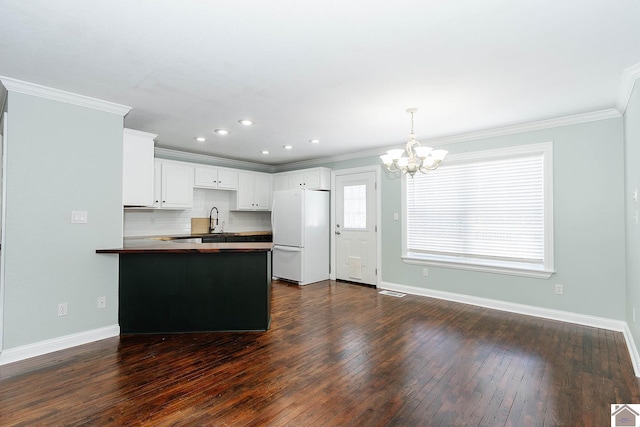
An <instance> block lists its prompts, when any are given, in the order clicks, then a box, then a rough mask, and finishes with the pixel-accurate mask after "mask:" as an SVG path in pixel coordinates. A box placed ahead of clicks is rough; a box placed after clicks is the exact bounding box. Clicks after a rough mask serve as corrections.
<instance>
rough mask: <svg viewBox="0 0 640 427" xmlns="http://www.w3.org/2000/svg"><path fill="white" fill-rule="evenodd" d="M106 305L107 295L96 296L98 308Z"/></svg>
mask: <svg viewBox="0 0 640 427" xmlns="http://www.w3.org/2000/svg"><path fill="white" fill-rule="evenodd" d="M106 307H107V297H98V308H106Z"/></svg>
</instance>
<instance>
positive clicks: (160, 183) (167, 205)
mask: <svg viewBox="0 0 640 427" xmlns="http://www.w3.org/2000/svg"><path fill="white" fill-rule="evenodd" d="M192 206H193V166H190V165H189V164H187V163H181V162H172V161H168V160H156V161H155V199H154V203H153V207H154V208H158V209H190V208H191V207H192Z"/></svg>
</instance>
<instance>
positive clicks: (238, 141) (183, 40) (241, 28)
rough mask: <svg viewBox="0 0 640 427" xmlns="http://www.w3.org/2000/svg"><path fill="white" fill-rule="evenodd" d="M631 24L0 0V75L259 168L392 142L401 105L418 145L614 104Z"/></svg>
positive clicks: (429, 12)
mask: <svg viewBox="0 0 640 427" xmlns="http://www.w3.org/2000/svg"><path fill="white" fill-rule="evenodd" d="M639 18H640V1H638V0H614V1H604V0H560V1H559V0H536V1H535V2H534V1H527V2H524V1H513V0H503V1H495V0H484V1H477V0H456V1H451V0H415V1H408V0H393V1H392V0H387V1H381V0H369V1H364V0H358V1H349V0H323V1H301V0H271V1H264V0H234V1H217V0H208V1H202V0H102V1H86V0H56V1H50V0H42V1H29V0H0V75H3V76H6V77H11V78H14V79H19V80H24V81H27V82H31V83H37V84H40V85H44V86H48V87H51V88H55V89H60V90H64V91H68V92H73V93H78V94H81V95H86V96H90V97H95V98H99V99H103V100H107V101H111V102H115V103H119V104H124V105H128V106H131V107H133V110H132V111H131V112H130V113H129V115H128V116H127V117H126V121H125V125H126V126H127V127H130V128H133V129H138V130H143V131H147V132H152V133H157V134H159V136H158V138H157V139H156V141H157V144H156V145H157V146H158V147H164V148H171V149H178V150H182V151H188V152H194V153H203V154H209V155H213V156H218V157H226V158H233V159H242V160H248V161H252V162H258V163H264V164H272V165H275V164H282V163H290V162H295V161H301V160H305V159H311V158H318V157H326V156H333V155H340V154H346V153H354V152H359V151H363V150H371V149H373V148H378V147H379V148H380V152H381V153H382V152H384V151H385V150H386V149H388V148H391V147H394V146H401V145H402V144H403V143H404V142H405V141H406V135H407V134H408V132H409V126H410V120H409V116H408V115H407V113H406V112H405V110H406V109H407V108H408V107H417V108H418V109H419V111H418V113H417V114H416V116H415V126H416V127H415V130H416V134H417V136H418V139H419V140H422V141H425V140H429V139H433V138H438V137H445V136H450V135H457V134H463V133H467V132H474V131H481V130H485V129H492V128H497V127H503V126H509V125H514V124H520V123H527V122H532V121H539V120H545V119H551V118H556V117H563V116H569V115H574V114H580V113H585V112H592V111H598V110H603V109H609V108H614V107H615V105H616V100H617V96H618V90H619V87H620V84H621V77H622V72H623V70H624V69H625V68H628V67H630V66H632V65H634V64H637V63H640V19H639ZM241 118H250V119H252V120H254V121H255V125H254V126H252V127H243V126H241V125H240V124H238V122H237V121H238V119H241ZM216 128H226V129H229V130H230V131H231V134H230V135H227V136H224V137H222V136H219V135H216V134H214V133H213V132H212V131H213V130H214V129H216ZM195 136H205V137H206V138H207V141H206V142H205V143H204V144H200V143H197V142H195V141H194V139H193V138H194V137H195ZM312 138H318V139H320V144H317V145H314V144H311V143H309V139H312ZM285 144H291V145H293V146H294V149H293V150H290V151H286V150H284V149H283V148H282V146H283V145H285ZM263 149H268V150H269V151H270V154H269V155H267V156H265V155H262V154H261V153H260V151H261V150H263Z"/></svg>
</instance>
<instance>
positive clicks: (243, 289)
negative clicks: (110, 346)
mask: <svg viewBox="0 0 640 427" xmlns="http://www.w3.org/2000/svg"><path fill="white" fill-rule="evenodd" d="M270 301H271V252H270V251H259V252H231V253H229V252H215V253H161V252H160V253H152V252H151V253H131V254H122V253H121V255H120V297H119V302H120V307H119V322H120V330H121V332H122V333H165V332H166V333H171V332H203V331H257V330H267V329H269V322H270V320H271V319H270V313H271V305H270V304H271V302H270Z"/></svg>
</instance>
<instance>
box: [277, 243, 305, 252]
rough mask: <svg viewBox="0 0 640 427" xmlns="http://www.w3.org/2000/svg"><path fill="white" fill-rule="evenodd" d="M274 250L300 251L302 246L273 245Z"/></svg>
mask: <svg viewBox="0 0 640 427" xmlns="http://www.w3.org/2000/svg"><path fill="white" fill-rule="evenodd" d="M273 250H274V251H282V252H302V248H299V247H297V246H278V245H274V246H273Z"/></svg>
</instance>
